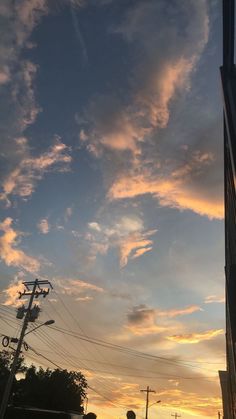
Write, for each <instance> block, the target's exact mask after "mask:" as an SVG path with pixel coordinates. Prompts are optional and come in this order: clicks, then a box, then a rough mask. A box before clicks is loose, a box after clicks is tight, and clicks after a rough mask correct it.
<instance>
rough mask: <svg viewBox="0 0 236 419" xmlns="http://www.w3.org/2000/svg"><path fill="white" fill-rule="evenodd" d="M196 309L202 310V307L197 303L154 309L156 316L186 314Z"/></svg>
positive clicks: (194, 311)
mask: <svg viewBox="0 0 236 419" xmlns="http://www.w3.org/2000/svg"><path fill="white" fill-rule="evenodd" d="M198 311H203V309H202V308H201V307H199V306H197V305H192V306H188V307H184V308H177V309H176V308H173V309H170V310H158V309H156V313H157V316H158V317H170V318H172V317H178V316H184V315H186V314H192V313H196V312H198Z"/></svg>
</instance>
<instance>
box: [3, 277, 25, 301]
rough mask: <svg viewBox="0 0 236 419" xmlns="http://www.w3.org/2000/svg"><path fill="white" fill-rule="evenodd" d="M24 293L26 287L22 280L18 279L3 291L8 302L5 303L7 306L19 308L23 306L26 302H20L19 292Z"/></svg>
mask: <svg viewBox="0 0 236 419" xmlns="http://www.w3.org/2000/svg"><path fill="white" fill-rule="evenodd" d="M23 291H24V285H23V284H22V280H20V279H16V280H15V281H13V282H11V283H10V284H9V285H8V287H7V288H6V289H5V290H3V293H4V294H6V300H5V301H4V303H3V304H4V305H5V306H14V307H17V306H19V305H22V303H23V302H24V301H25V300H23V299H21V300H19V292H23Z"/></svg>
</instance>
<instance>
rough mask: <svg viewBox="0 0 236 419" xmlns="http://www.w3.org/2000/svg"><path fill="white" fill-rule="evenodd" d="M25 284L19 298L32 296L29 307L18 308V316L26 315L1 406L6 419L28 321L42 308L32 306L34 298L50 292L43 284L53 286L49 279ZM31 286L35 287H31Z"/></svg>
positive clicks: (0, 410)
mask: <svg viewBox="0 0 236 419" xmlns="http://www.w3.org/2000/svg"><path fill="white" fill-rule="evenodd" d="M23 285H24V287H25V290H24V292H19V298H21V297H23V296H25V295H28V296H30V300H29V304H28V307H27V308H25V307H24V306H23V307H22V308H20V309H18V313H21V315H20V317H18V318H23V317H24V321H23V324H22V329H21V334H20V337H19V340H18V343H17V348H16V350H15V354H14V359H13V362H12V366H11V371H10V374H9V377H8V381H7V384H6V387H5V391H4V394H3V398H2V404H1V408H0V419H4V417H5V414H6V410H7V405H8V401H9V398H10V395H11V389H12V384H13V381H14V377H15V374H16V370H17V364H18V359H19V355H20V353H21V346H22V343H23V340H24V337H25V334H26V333H25V332H26V329H27V326H28V323H29V322H30V321H35V319H36V318H37V316H38V314H39V311H40V309H39V308H38V307H37V306H35V307H33V308H32V305H33V301H34V298H35V297H36V298H38V297H39V296H40V295H42V296H43V297H46V295H47V294H48V293H49V288H48V289H45V288H41V286H42V287H45V286H46V285H47V286H48V285H49V286H50V288H52V286H51V284H50V282H49V281H39V280H38V279H36V280H35V281H32V282H23ZM30 287H33V288H32V289H30Z"/></svg>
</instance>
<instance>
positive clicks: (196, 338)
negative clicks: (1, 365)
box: [168, 329, 225, 344]
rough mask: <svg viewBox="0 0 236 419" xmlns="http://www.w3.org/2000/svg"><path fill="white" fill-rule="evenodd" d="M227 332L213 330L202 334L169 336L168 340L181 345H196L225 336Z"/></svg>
mask: <svg viewBox="0 0 236 419" xmlns="http://www.w3.org/2000/svg"><path fill="white" fill-rule="evenodd" d="M224 333H225V332H224V330H223V329H211V330H207V331H206V332H202V333H187V334H185V335H173V336H169V337H168V339H169V340H171V341H173V342H177V343H181V344H194V343H199V342H202V341H205V340H211V339H214V338H215V337H217V336H219V335H223V334H224Z"/></svg>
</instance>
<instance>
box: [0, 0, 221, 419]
mask: <svg viewBox="0 0 236 419" xmlns="http://www.w3.org/2000/svg"><path fill="white" fill-rule="evenodd" d="M0 32H1V36H0V109H1V112H0V134H1V142H0V183H1V186H0V277H1V294H0V300H1V306H0V307H1V308H0V333H1V334H7V335H9V336H12V335H14V336H15V335H17V334H19V330H20V325H21V322H20V321H18V320H16V319H15V311H16V306H17V305H19V304H22V300H19V299H18V294H17V291H18V290H21V289H22V285H21V284H22V281H32V280H34V279H35V278H36V277H37V278H39V279H44V280H49V281H50V282H51V284H52V286H53V290H51V291H50V294H49V295H48V296H47V297H46V298H45V299H44V298H42V299H39V305H40V307H41V314H40V318H39V321H40V322H44V321H46V320H48V319H54V320H55V328H54V329H53V327H52V326H51V327H50V329H49V327H48V328H46V326H45V327H43V328H41V329H40V330H38V331H37V333H36V332H34V333H32V334H31V335H29V336H28V338H27V342H28V343H29V344H30V345H31V346H32V348H34V349H35V350H36V351H37V353H35V352H32V351H31V350H29V351H28V352H25V353H24V354H25V357H26V361H27V362H28V363H31V362H34V363H35V364H36V365H42V366H43V367H47V366H49V367H50V368H54V365H53V364H52V362H54V364H57V365H59V366H60V367H62V368H68V369H74V370H81V371H82V372H83V373H84V374H85V376H86V378H87V380H88V383H89V386H90V387H91V388H90V389H89V390H88V409H89V410H93V411H95V412H96V413H97V415H98V418H104V419H111V418H114V417H117V418H122V417H125V412H126V410H129V409H133V410H135V412H136V414H137V418H140V419H141V418H143V417H144V409H145V394H144V393H142V392H140V390H141V389H145V388H147V386H150V387H151V388H152V389H153V390H155V391H156V394H154V393H152V394H151V395H150V404H153V405H152V406H151V407H150V417H153V418H154V417H156V416H158V417H159V418H160V419H165V418H166V417H169V416H170V415H171V414H173V413H175V412H177V413H178V414H181V415H182V417H184V418H186V419H190V418H194V417H195V418H205V419H206V418H209V417H216V415H217V412H218V411H221V409H222V407H221V393H220V387H219V380H218V370H219V369H224V368H225V338H224V333H225V331H224V329H225V320H224V224H223V216H224V211H223V134H222V100H221V86H220V77H219V67H220V65H221V63H222V27H221V1H219V0H218V1H217V0H170V1H168V2H167V1H165V0H116V1H115V0H50V1H49V0H18V1H17V2H15V1H13V0H1V3H0ZM23 302H24V301H23ZM26 302H27V301H25V304H26ZM31 327H33V326H31ZM91 340H92V342H91ZM45 357H46V358H47V359H45ZM50 361H52V362H50ZM157 400H161V403H158V404H155V402H156V401H157Z"/></svg>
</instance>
